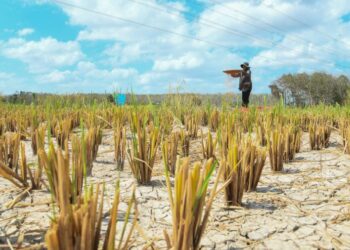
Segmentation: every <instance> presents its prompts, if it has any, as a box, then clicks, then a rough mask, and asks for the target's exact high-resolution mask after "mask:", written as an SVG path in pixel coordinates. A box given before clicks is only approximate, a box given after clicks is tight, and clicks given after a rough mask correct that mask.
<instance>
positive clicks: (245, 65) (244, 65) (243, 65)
mask: <svg viewBox="0 0 350 250" xmlns="http://www.w3.org/2000/svg"><path fill="white" fill-rule="evenodd" d="M244 67H245V68H248V69H249V68H250V67H249V63H247V62H245V63H243V64H241V68H244Z"/></svg>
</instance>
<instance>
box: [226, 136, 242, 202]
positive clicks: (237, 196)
mask: <svg viewBox="0 0 350 250" xmlns="http://www.w3.org/2000/svg"><path fill="white" fill-rule="evenodd" d="M241 156H242V153H241V152H240V151H239V148H238V145H237V143H236V141H235V140H232V141H231V142H230V145H229V148H228V152H227V155H226V156H225V157H223V159H222V160H221V166H222V167H223V169H224V172H223V179H224V181H225V182H227V183H228V184H227V186H226V187H225V197H226V203H227V205H228V206H241V205H242V197H243V191H244V177H245V176H244V170H243V167H242V159H241Z"/></svg>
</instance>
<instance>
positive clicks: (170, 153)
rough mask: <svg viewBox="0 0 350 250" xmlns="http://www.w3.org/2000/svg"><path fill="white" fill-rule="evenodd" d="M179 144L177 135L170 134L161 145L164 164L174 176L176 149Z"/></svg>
mask: <svg viewBox="0 0 350 250" xmlns="http://www.w3.org/2000/svg"><path fill="white" fill-rule="evenodd" d="M178 144H179V135H178V134H177V133H172V134H171V135H170V137H169V138H168V139H167V140H165V141H163V143H162V154H163V161H164V164H165V165H167V166H168V169H169V171H170V173H171V174H173V175H174V174H175V167H176V159H177V149H178Z"/></svg>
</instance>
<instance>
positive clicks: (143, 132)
mask: <svg viewBox="0 0 350 250" xmlns="http://www.w3.org/2000/svg"><path fill="white" fill-rule="evenodd" d="M141 119H142V118H138V117H136V115H134V116H133V126H134V128H135V129H136V130H135V131H133V135H132V146H133V148H132V150H130V149H128V154H127V155H128V161H129V164H130V167H131V170H132V173H133V175H134V177H135V178H136V180H137V182H138V183H139V184H148V183H149V182H150V181H151V177H152V170H153V166H154V162H155V159H156V154H157V150H158V145H159V142H160V132H159V128H157V127H152V126H150V127H149V131H147V129H146V125H143V123H142V120H141Z"/></svg>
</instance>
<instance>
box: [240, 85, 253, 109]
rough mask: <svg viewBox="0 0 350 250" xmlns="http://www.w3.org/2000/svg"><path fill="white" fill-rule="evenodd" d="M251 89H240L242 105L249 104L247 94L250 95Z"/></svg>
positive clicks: (246, 105)
mask: <svg viewBox="0 0 350 250" xmlns="http://www.w3.org/2000/svg"><path fill="white" fill-rule="evenodd" d="M251 91H252V90H251V89H249V90H246V91H242V107H246V108H247V107H248V105H249V96H250V92H251Z"/></svg>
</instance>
